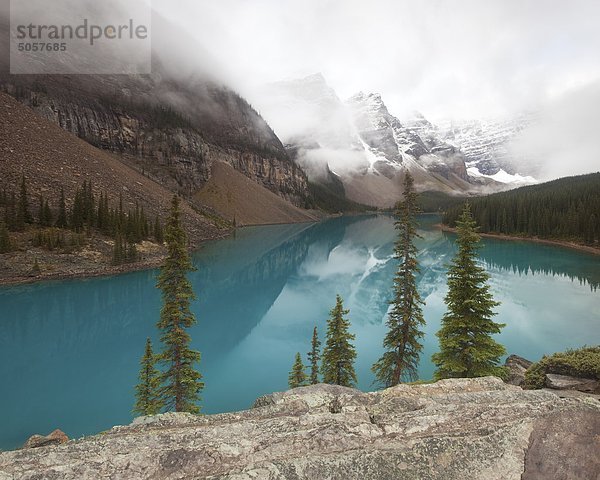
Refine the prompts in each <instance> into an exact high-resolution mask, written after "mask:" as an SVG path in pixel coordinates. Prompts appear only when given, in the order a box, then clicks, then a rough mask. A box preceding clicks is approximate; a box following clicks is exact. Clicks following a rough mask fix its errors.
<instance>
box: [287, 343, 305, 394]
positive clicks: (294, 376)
mask: <svg viewBox="0 0 600 480" xmlns="http://www.w3.org/2000/svg"><path fill="white" fill-rule="evenodd" d="M304 369H305V367H304V364H303V363H302V357H301V356H300V352H298V353H296V361H295V362H294V365H293V366H292V371H291V372H290V375H289V376H288V385H289V386H290V388H297V387H304V386H306V380H307V378H306V373H305V371H304Z"/></svg>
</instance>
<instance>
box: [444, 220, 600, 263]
mask: <svg viewBox="0 0 600 480" xmlns="http://www.w3.org/2000/svg"><path fill="white" fill-rule="evenodd" d="M435 227H437V228H439V229H440V230H442V231H443V232H451V233H456V229H455V228H452V227H449V226H448V225H444V224H442V223H438V224H436V225H435ZM479 235H481V236H482V237H484V238H496V239H498V240H506V241H511V242H516V241H522V242H531V243H539V244H542V245H551V246H555V247H562V248H568V249H571V250H577V251H579V252H583V253H589V254H591V255H600V248H595V247H590V246H588V245H580V244H579V243H573V242H568V241H566V240H550V239H546V238H537V237H518V236H516V235H504V234H501V233H483V232H479Z"/></svg>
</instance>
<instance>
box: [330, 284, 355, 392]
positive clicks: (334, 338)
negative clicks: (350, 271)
mask: <svg viewBox="0 0 600 480" xmlns="http://www.w3.org/2000/svg"><path fill="white" fill-rule="evenodd" d="M349 312H350V310H344V305H343V302H342V297H340V296H339V295H337V296H336V304H335V307H333V309H332V310H331V312H329V315H330V317H329V319H328V320H327V339H326V341H325V348H324V349H323V360H322V365H321V372H322V373H323V382H324V383H331V384H335V385H343V386H345V387H353V386H354V385H355V384H356V381H357V380H356V373H355V372H354V360H355V359H356V350H355V349H354V345H352V343H350V342H351V341H352V340H354V338H355V337H354V335H353V334H351V333H350V332H349V331H348V329H349V328H350V321H349V320H347V319H345V318H344V315H347V314H348V313H349Z"/></svg>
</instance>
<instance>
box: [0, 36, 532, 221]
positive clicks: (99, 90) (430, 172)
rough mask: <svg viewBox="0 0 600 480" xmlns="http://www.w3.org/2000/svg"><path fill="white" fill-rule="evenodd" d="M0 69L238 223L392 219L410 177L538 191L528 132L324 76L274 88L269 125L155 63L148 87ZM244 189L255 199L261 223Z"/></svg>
mask: <svg viewBox="0 0 600 480" xmlns="http://www.w3.org/2000/svg"><path fill="white" fill-rule="evenodd" d="M3 38H6V37H3ZM0 61H2V60H0ZM0 67H1V68H0V91H3V92H5V93H8V94H9V95H11V96H13V97H14V98H16V99H17V100H18V101H19V102H21V103H23V104H24V105H26V106H28V107H30V108H31V109H33V110H34V111H35V112H36V113H38V114H39V115H41V116H43V117H45V118H46V119H47V120H49V121H51V122H53V123H55V124H57V125H59V126H60V127H62V128H63V129H64V130H67V131H68V132H70V133H72V134H74V135H76V136H78V137H79V138H81V139H83V140H85V141H86V142H88V143H90V144H91V145H93V146H95V147H97V148H100V149H103V150H107V151H110V152H113V153H116V154H118V157H119V159H120V160H121V161H122V162H124V163H125V164H127V165H129V166H130V167H133V169H135V170H137V171H138V172H140V173H142V174H143V175H144V176H146V177H149V178H151V179H153V180H155V181H156V182H158V183H160V184H161V185H164V186H165V187H167V188H168V189H169V190H170V191H175V192H179V193H180V194H182V195H184V196H185V197H186V198H187V199H188V200H189V201H190V202H193V203H196V204H197V207H198V208H204V207H205V206H206V207H208V208H213V209H215V210H216V211H217V212H218V213H219V214H220V215H222V216H223V217H224V218H226V219H227V220H229V221H231V220H232V219H233V217H236V218H237V220H240V219H241V220H242V221H243V220H244V218H245V219H246V220H247V221H248V222H250V221H251V222H259V221H260V222H267V223H269V221H270V217H269V215H266V212H267V211H269V209H266V208H263V207H259V206H258V205H267V204H269V203H273V201H275V202H276V203H277V207H276V209H275V210H277V211H278V212H284V211H285V214H283V215H280V214H279V213H278V214H277V219H279V221H285V220H286V219H288V220H289V219H303V218H304V217H303V216H302V215H299V213H298V211H296V210H294V209H295V208H302V207H304V208H306V207H321V208H323V207H324V204H323V202H328V203H329V207H331V208H333V209H334V210H335V209H337V208H340V209H356V208H361V205H371V206H379V207H388V206H391V205H392V204H394V203H395V202H396V201H397V200H398V199H399V198H400V197H401V191H402V179H403V178H404V175H405V173H406V172H407V171H410V172H411V174H412V175H413V176H414V177H415V180H416V183H417V186H418V188H419V189H420V190H421V191H438V192H444V193H446V194H451V195H455V194H458V195H463V194H477V193H482V192H488V191H497V190H503V189H506V188H510V187H512V186H513V185H515V184H523V183H532V182H535V179H534V177H533V176H531V174H530V173H528V172H527V173H523V172H522V171H520V170H519V169H518V168H515V166H514V165H513V164H509V163H510V162H509V161H508V156H507V155H505V154H502V149H503V148H504V146H505V143H506V141H507V139H508V138H510V136H511V135H513V134H514V132H516V131H518V129H519V128H520V126H519V125H520V124H517V125H516V126H512V127H507V126H500V127H496V126H495V125H490V124H476V123H464V124H456V123H454V124H448V125H444V126H436V125H433V124H432V123H430V122H429V121H428V120H427V119H425V118H424V117H423V116H422V115H420V114H415V115H414V116H413V117H412V118H410V119H407V120H400V119H399V118H397V117H395V116H394V115H393V114H392V113H391V112H390V111H389V110H388V108H387V106H386V105H385V103H384V101H383V99H382V97H381V95H378V94H373V93H371V94H365V93H362V92H360V93H357V94H356V95H353V96H352V97H351V98H349V99H347V100H346V101H342V100H340V98H339V97H338V95H337V94H336V92H335V91H334V90H333V89H332V88H331V87H330V86H329V85H328V84H327V82H326V80H325V78H324V77H323V76H322V75H321V74H315V75H311V76H309V77H306V78H302V79H298V80H291V81H284V82H277V83H275V84H271V85H269V86H268V87H267V89H268V95H264V96H263V98H268V100H266V101H265V102H263V103H262V104H260V105H257V107H258V108H259V109H260V111H261V114H262V115H261V114H259V113H258V112H257V111H256V110H255V109H254V108H253V107H252V106H251V105H250V104H249V103H248V102H247V101H246V100H245V99H244V98H242V97H241V96H240V95H239V94H238V93H236V92H235V91H234V90H233V89H231V88H230V87H228V86H226V85H224V84H223V83H222V82H220V81H219V80H217V79H215V78H213V77H211V76H210V75H207V74H201V75H198V74H194V73H193V72H192V71H189V72H177V71H174V68H173V64H172V62H171V63H169V62H168V61H167V62H165V59H164V58H162V57H160V55H159V54H157V53H156V52H155V53H154V57H153V73H152V74H151V75H143V76H140V75H128V76H125V75H86V76H77V75H31V76H28V75H18V76H16V75H9V74H8V73H1V72H7V71H8V65H0ZM263 116H264V118H263ZM265 119H266V120H268V122H269V123H267V121H266V120H265ZM269 124H271V125H272V126H273V127H274V128H275V131H276V132H277V134H275V132H274V131H273V130H272V129H271V126H270V125H269ZM223 164H225V166H223ZM237 174H241V175H242V176H244V177H246V179H248V180H249V181H250V182H253V184H256V185H257V187H260V188H263V189H266V190H267V191H269V193H270V194H275V195H277V196H278V197H280V198H281V199H282V200H283V201H284V202H287V204H290V207H293V208H290V207H288V206H286V205H285V204H280V202H279V201H276V200H275V198H274V197H272V196H270V195H268V194H266V193H265V194H263V193H262V191H261V190H256V188H254V187H253V184H249V183H247V182H246V181H245V180H244V179H243V178H241V177H239V175H237ZM232 179H235V182H233V180H232ZM232 182H233V183H235V185H234V184H233V183H232ZM228 183H231V185H229V184H228ZM236 185H237V186H240V185H243V190H244V191H245V192H249V191H252V192H253V195H254V196H255V197H254V198H256V199H257V200H256V201H254V205H253V208H252V209H251V210H252V211H250V210H249V209H248V208H247V207H248V206H249V202H247V201H244V198H245V197H247V196H248V195H247V193H246V194H242V193H239V192H236V191H234V190H235V189H236V188H238V187H236ZM239 188H240V189H241V188H242V187H239ZM207 189H208V190H207ZM259 199H260V200H259ZM323 199H326V200H323ZM327 199H328V200H327ZM331 199H334V201H331ZM346 199H349V200H351V201H352V202H347V203H344V201H346ZM332 205H333V207H332ZM331 208H330V209H331ZM271 210H272V211H275V210H273V209H271ZM245 213H247V215H246V214H245ZM307 218H312V217H310V216H309V217H307ZM271 220H273V221H274V219H271Z"/></svg>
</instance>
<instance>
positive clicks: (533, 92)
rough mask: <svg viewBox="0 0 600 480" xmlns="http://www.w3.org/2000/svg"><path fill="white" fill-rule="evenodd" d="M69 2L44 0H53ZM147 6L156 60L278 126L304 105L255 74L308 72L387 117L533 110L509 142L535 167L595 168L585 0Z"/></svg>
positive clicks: (595, 92) (596, 31)
mask: <svg viewBox="0 0 600 480" xmlns="http://www.w3.org/2000/svg"><path fill="white" fill-rule="evenodd" d="M72 1H73V0H58V1H57V2H56V4H57V5H56V8H59V5H60V4H61V2H62V3H63V4H64V5H67V6H68V5H72ZM84 1H86V0H82V3H83V2H84ZM125 1H126V0H111V2H117V3H118V2H125ZM144 1H146V2H148V3H150V0H144ZM91 3H92V4H94V5H95V4H97V2H91ZM151 5H152V8H153V9H154V10H155V12H156V13H157V14H158V16H155V17H154V18H153V25H152V43H153V50H154V51H155V53H157V54H158V55H159V56H160V58H161V59H162V63H163V65H164V66H165V68H167V69H168V70H169V71H170V72H171V73H172V74H173V75H180V76H183V75H185V76H190V75H192V74H193V73H194V72H198V73H201V74H202V75H204V76H206V75H207V74H209V75H211V76H212V77H217V78H219V79H222V81H224V82H225V83H227V84H229V85H230V86H232V87H233V88H234V89H236V90H238V91H239V92H240V93H241V94H242V95H243V96H245V97H246V98H247V99H248V100H249V101H250V102H251V103H252V104H253V106H254V107H255V108H256V109H257V110H258V111H259V112H260V113H262V114H263V115H264V116H265V117H266V119H267V121H269V122H270V123H271V126H272V127H273V128H274V130H275V132H276V133H278V134H279V135H280V136H282V137H293V136H294V134H301V133H302V132H303V131H304V130H306V129H307V128H308V129H310V127H309V126H308V127H307V125H310V122H311V119H312V118H313V115H312V113H311V112H306V111H302V110H301V109H299V108H298V109H294V108H288V109H272V108H270V106H272V104H273V102H274V98H273V92H272V91H271V90H270V89H269V88H268V87H267V88H265V86H266V85H269V84H272V83H274V82H278V81H281V80H284V79H295V78H301V77H305V76H307V75H311V74H314V73H316V72H321V73H322V74H323V76H324V78H325V79H326V81H327V84H328V85H330V86H331V87H332V88H333V89H334V90H335V92H336V93H337V95H338V96H339V97H340V98H341V100H345V99H346V98H348V97H349V96H351V95H353V94H355V93H356V92H358V91H364V92H367V93H368V92H378V93H381V95H382V98H383V99H384V101H385V103H386V105H387V107H388V109H389V110H390V112H391V113H392V114H393V115H395V116H397V117H399V118H400V119H403V118H405V117H406V116H407V115H408V114H409V112H412V111H413V110H418V111H420V112H422V113H423V114H424V115H425V116H426V117H427V118H428V119H429V120H431V121H433V122H434V123H435V122H442V121H446V120H449V119H475V118H477V119H481V118H483V119H485V118H493V117H510V116H513V115H517V114H519V113H522V112H536V118H537V119H538V121H536V122H535V124H534V125H532V126H530V127H529V128H527V129H526V130H525V131H524V132H522V134H521V135H520V137H519V138H518V141H515V142H514V144H513V145H512V150H513V152H514V154H515V155H517V156H525V157H527V158H539V159H541V161H543V163H544V169H543V171H544V177H545V178H555V177H558V176H562V175H567V174H576V173H585V172H590V171H595V170H598V169H599V167H598V165H600V152H599V150H600V148H599V147H598V146H597V141H596V139H595V135H594V133H595V131H594V129H595V127H596V125H598V123H599V122H598V121H599V120H600V119H599V118H598V117H599V116H600V114H599V109H598V108H597V107H598V106H600V93H599V92H600V55H598V52H599V51H600V28H598V25H597V21H598V18H600V2H597V1H595V0H573V1H571V2H568V3H565V2H564V1H557V0H489V1H488V0H486V1H485V2H483V1H481V0H443V1H442V0H430V1H414V0H373V1H371V2H364V1H362V0H283V1H282V0H253V1H252V2H249V1H245V0H219V1H218V2H215V1H212V0H152V2H151ZM3 11H4V12H5V13H6V12H7V9H3ZM163 19H164V20H163ZM274 112H276V113H274ZM282 112H283V113H282ZM344 122H345V120H343V121H341V122H339V123H336V122H331V121H330V122H329V124H328V128H330V129H336V128H338V126H339V128H346V127H347V125H344ZM317 128H318V125H317ZM335 155H336V152H335V149H334V151H333V152H332V157H335Z"/></svg>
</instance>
